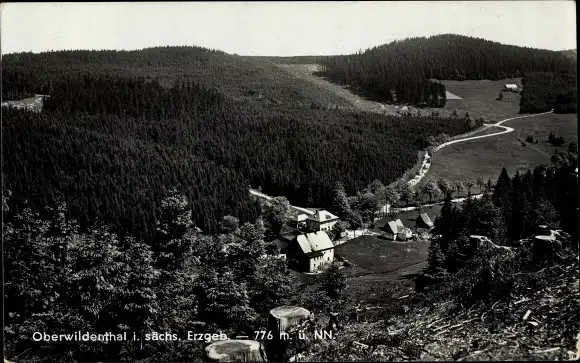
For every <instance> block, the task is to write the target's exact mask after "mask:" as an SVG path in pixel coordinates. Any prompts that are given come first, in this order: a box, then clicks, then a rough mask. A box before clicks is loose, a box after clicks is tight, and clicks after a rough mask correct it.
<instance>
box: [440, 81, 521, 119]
mask: <svg viewBox="0 0 580 363" xmlns="http://www.w3.org/2000/svg"><path fill="white" fill-rule="evenodd" d="M442 83H443V84H444V85H445V88H446V90H447V91H449V92H451V93H452V94H454V95H457V96H458V97H461V99H460V100H452V99H448V100H447V103H446V104H445V107H444V109H447V110H450V109H454V108H456V109H457V110H458V111H459V112H460V115H464V114H465V112H466V111H468V112H469V113H470V114H471V116H472V117H479V116H485V117H486V118H487V119H488V121H500V120H503V119H506V118H508V117H513V116H516V115H517V114H518V112H519V105H518V102H519V95H518V97H517V101H512V102H508V101H498V100H497V99H496V98H497V96H498V95H499V91H500V90H501V89H502V88H503V87H504V85H505V84H506V83H515V84H521V78H513V79H504V80H501V81H489V80H482V81H442Z"/></svg>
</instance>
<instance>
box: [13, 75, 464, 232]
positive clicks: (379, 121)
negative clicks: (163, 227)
mask: <svg viewBox="0 0 580 363" xmlns="http://www.w3.org/2000/svg"><path fill="white" fill-rule="evenodd" d="M50 87H51V90H52V92H51V95H50V98H47V99H46V100H45V106H44V111H43V112H42V113H40V114H37V113H32V112H26V111H19V110H11V109H10V110H8V109H7V110H5V112H4V119H3V121H4V122H3V132H4V137H3V148H4V154H3V157H4V160H3V163H4V175H5V177H6V179H5V180H6V185H7V186H8V187H10V188H11V189H12V190H13V191H14V192H15V193H22V195H25V196H27V197H28V198H29V199H30V201H31V203H36V204H37V205H38V206H41V205H44V204H50V203H51V202H53V201H54V199H55V197H56V196H57V195H59V194H62V195H63V196H64V198H65V200H66V202H68V203H69V205H70V210H71V211H73V215H74V216H75V217H78V218H79V219H80V221H81V223H84V221H88V220H90V219H91V218H95V217H98V218H101V219H103V220H105V221H107V222H110V223H113V224H114V225H115V226H116V227H117V229H116V230H117V231H118V232H119V233H128V232H130V233H133V234H135V235H137V236H149V235H150V234H151V233H152V226H153V223H152V221H153V220H154V218H155V214H156V213H157V212H156V208H155V206H156V205H158V204H159V201H160V199H161V196H162V195H163V193H164V191H166V190H167V188H170V187H174V186H176V187H179V188H182V190H183V192H184V193H185V194H186V196H187V197H188V198H189V199H190V200H191V202H192V207H193V210H194V212H193V218H194V221H195V223H196V225H197V226H198V227H200V228H201V229H202V230H204V231H207V232H212V231H215V230H216V228H217V221H218V220H219V218H220V217H221V216H223V215H226V214H234V215H236V216H238V217H239V218H240V220H241V221H242V222H245V221H252V220H254V219H255V218H256V217H257V205H256V204H255V203H254V202H253V201H252V200H251V199H250V197H249V195H248V192H247V188H248V187H249V186H250V185H251V186H253V187H261V188H262V190H263V191H264V192H266V193H269V194H273V195H284V196H287V197H288V198H289V200H290V201H291V202H293V203H296V204H297V205H303V206H309V205H317V206H328V205H329V204H330V199H331V191H332V186H333V185H334V183H336V182H337V181H342V182H343V184H344V186H345V188H346V190H347V192H348V193H349V194H354V193H356V192H357V191H359V190H362V189H363V188H364V187H366V186H367V185H368V184H369V183H370V182H371V181H373V180H374V179H379V180H381V181H382V182H383V183H390V182H392V181H394V180H395V179H396V178H398V177H400V176H401V175H402V174H403V173H404V172H405V171H406V170H407V169H409V168H411V167H412V166H413V165H414V164H415V162H416V160H417V151H418V150H420V149H423V148H425V147H426V146H427V145H428V139H429V136H436V135H439V134H443V133H445V134H448V135H451V136H453V135H456V134H460V133H464V132H466V131H469V130H470V128H472V127H473V125H472V124H471V123H470V122H467V121H466V120H463V119H450V120H447V119H438V118H411V117H408V118H397V117H387V116H384V115H378V114H364V113H356V112H344V111H341V110H312V109H310V107H298V106H294V107H291V106H290V105H286V104H281V105H276V104H271V105H267V106H266V105H263V104H259V103H258V104H254V103H247V102H238V101H234V100H231V99H227V98H226V97H224V96H223V95H222V94H221V93H219V92H217V91H215V90H211V89H209V88H205V87H203V86H200V85H197V84H196V83H194V82H191V81H188V82H176V83H175V84H174V85H173V86H172V87H169V88H164V87H162V86H161V84H160V83H159V82H158V81H156V80H147V79H143V78H140V79H131V78H119V77H117V76H113V75H107V76H98V77H97V76H95V75H90V74H89V75H83V76H80V75H79V76H76V75H74V76H67V77H65V76H61V78H60V79H59V80H57V81H55V82H54V83H53V84H51V86H50ZM392 155H397V157H396V158H393V157H392Z"/></svg>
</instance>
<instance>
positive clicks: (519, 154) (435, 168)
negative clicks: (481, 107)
mask: <svg viewBox="0 0 580 363" xmlns="http://www.w3.org/2000/svg"><path fill="white" fill-rule="evenodd" d="M577 123H578V116H577V115H575V114H567V115H556V114H547V115H542V116H538V117H530V118H525V119H516V120H513V121H508V122H506V123H505V125H506V126H510V127H513V128H514V129H515V131H514V132H512V133H509V134H505V135H500V136H497V137H490V138H485V139H480V140H472V141H466V142H464V143H458V144H454V145H450V146H448V147H445V148H443V149H442V150H441V151H439V152H437V153H436V154H435V157H434V158H433V161H432V165H431V168H430V169H429V172H428V173H427V175H426V176H425V178H424V179H423V181H422V183H424V182H425V181H426V180H428V179H433V180H437V179H439V178H442V177H444V178H447V179H449V180H452V181H455V180H465V179H466V178H468V177H469V178H472V179H475V178H476V177H478V176H483V177H484V178H485V180H487V179H488V178H491V179H492V181H495V180H496V179H497V177H498V176H499V172H500V171H501V168H502V167H505V168H506V169H507V171H508V173H509V174H510V175H513V174H514V173H515V172H516V170H519V171H520V173H521V172H525V171H527V169H533V168H534V167H535V166H537V165H539V164H550V156H551V155H552V154H553V152H554V150H555V149H557V148H556V147H554V146H552V145H551V144H548V143H547V142H546V141H545V140H546V139H547V137H548V135H549V133H550V132H551V131H552V132H554V133H555V134H556V135H557V136H563V137H564V139H565V141H566V144H564V145H563V147H562V148H566V147H567V146H568V144H569V142H570V141H576V142H577V139H578V136H577V134H578V126H577ZM528 135H532V136H534V138H539V142H538V144H526V146H522V141H524V140H525V138H526V137H527V136H528Z"/></svg>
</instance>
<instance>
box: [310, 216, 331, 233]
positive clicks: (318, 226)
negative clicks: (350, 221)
mask: <svg viewBox="0 0 580 363" xmlns="http://www.w3.org/2000/svg"><path fill="white" fill-rule="evenodd" d="M337 222H338V220H337V219H335V220H333V221H328V222H322V223H319V222H316V221H312V220H308V228H311V229H313V230H315V231H325V232H329V231H332V227H334V225H335V224H336V223H337Z"/></svg>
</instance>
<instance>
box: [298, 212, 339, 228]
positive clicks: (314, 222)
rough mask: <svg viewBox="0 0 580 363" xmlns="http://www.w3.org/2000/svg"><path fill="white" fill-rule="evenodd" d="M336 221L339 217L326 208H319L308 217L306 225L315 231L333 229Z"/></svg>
mask: <svg viewBox="0 0 580 363" xmlns="http://www.w3.org/2000/svg"><path fill="white" fill-rule="evenodd" d="M336 222H338V217H337V216H335V215H334V214H332V213H330V212H328V211H325V210H317V211H316V212H315V213H314V215H309V216H307V218H306V226H307V227H308V228H310V229H312V230H315V231H331V230H332V227H334V225H335V224H336Z"/></svg>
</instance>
